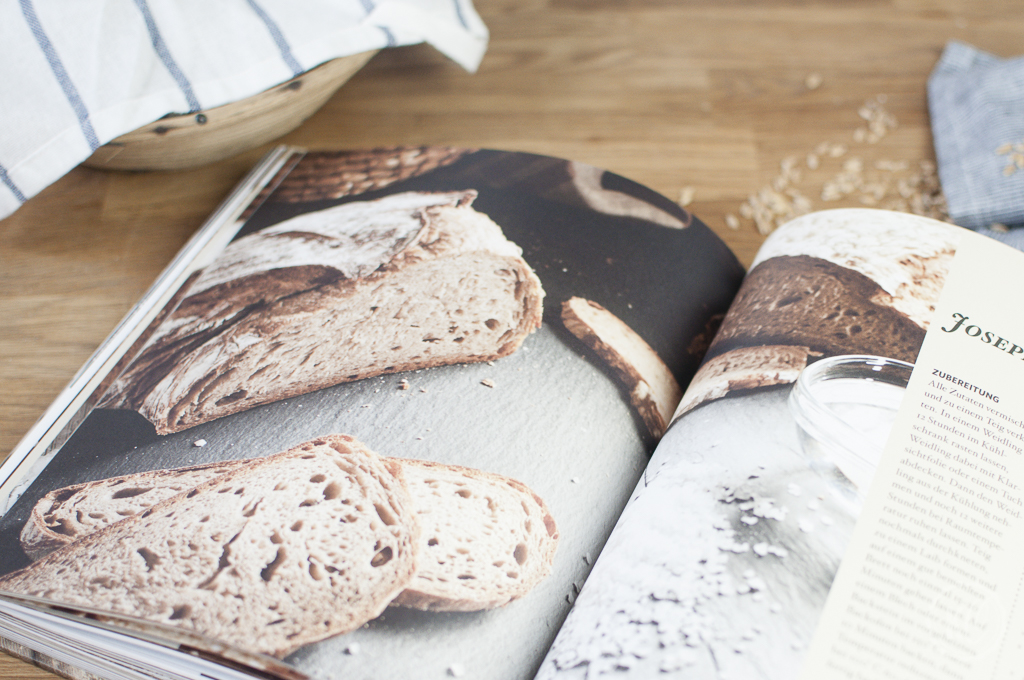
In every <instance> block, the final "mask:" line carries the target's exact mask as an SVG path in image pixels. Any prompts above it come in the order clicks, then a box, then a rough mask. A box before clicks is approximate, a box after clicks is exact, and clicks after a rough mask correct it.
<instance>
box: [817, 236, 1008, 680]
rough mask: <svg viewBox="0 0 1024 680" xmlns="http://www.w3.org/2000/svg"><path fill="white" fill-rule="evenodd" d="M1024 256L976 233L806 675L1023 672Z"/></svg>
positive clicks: (961, 255)
mask: <svg viewBox="0 0 1024 680" xmlns="http://www.w3.org/2000/svg"><path fill="white" fill-rule="evenodd" d="M1022 263H1024V257H1022V256H1021V254H1020V253H1019V252H1017V251H1015V250H1012V249H1010V248H1008V247H1006V246H1003V245H1001V244H999V243H996V242H994V241H992V240H990V239H986V238H984V237H982V236H978V235H976V234H965V235H964V237H963V240H962V241H961V243H960V246H959V248H958V249H957V254H956V258H955V259H954V261H953V266H952V268H951V270H950V273H949V276H948V277H947V279H946V284H945V287H944V288H943V291H942V295H941V297H940V299H939V302H938V305H937V308H936V312H935V317H934V320H933V323H932V327H931V329H930V330H929V332H928V335H927V336H926V337H925V341H924V345H923V346H922V348H921V352H920V354H919V356H918V358H917V363H916V366H915V369H914V372H913V376H912V377H911V379H910V382H909V384H908V386H907V392H906V396H905V398H904V400H903V404H902V406H901V408H900V409H899V414H898V416H897V417H896V420H895V423H894V425H893V429H892V434H891V436H890V437H889V440H888V443H887V444H886V447H885V456H884V457H883V458H882V460H881V462H880V464H879V466H878V470H877V473H876V475H875V478H874V481H873V483H872V485H871V489H870V492H869V493H868V494H867V497H866V499H865V502H864V509H863V511H862V513H861V516H860V519H859V520H858V523H857V526H856V529H855V531H854V532H853V536H852V538H851V540H850V546H849V548H848V549H847V551H846V554H845V556H844V558H843V563H842V566H841V567H840V569H839V572H838V574H837V576H836V580H835V582H834V584H833V586H832V589H831V592H830V594H829V597H828V601H827V603H826V605H825V609H824V611H823V613H822V616H821V624H820V625H819V627H818V630H817V632H816V634H815V637H814V640H813V643H812V645H811V647H810V650H809V653H808V658H807V662H806V665H805V666H804V669H803V673H802V675H801V677H802V678H806V679H807V680H810V679H811V678H813V679H815V680H819V679H821V680H825V679H832V678H835V679H843V680H847V679H852V678H879V677H884V678H892V679H894V680H896V679H900V678H908V679H909V678H915V679H929V680H956V679H959V678H982V677H984V678H1017V677H1020V668H1021V663H1022V661H1024V658H1022V652H1024V637H1022V635H1024V602H1021V600H1020V594H1021V587H1022V585H1024V563H1022V561H1021V548H1020V546H1021V545H1024V521H1022V509H1024V500H1022V498H1024V390H1022V386H1024V316H1021V314H1020V303H1019V301H1018V300H1017V299H1016V296H1015V295H1014V291H1018V290H1021V289H1022V287H1024V266H1022Z"/></svg>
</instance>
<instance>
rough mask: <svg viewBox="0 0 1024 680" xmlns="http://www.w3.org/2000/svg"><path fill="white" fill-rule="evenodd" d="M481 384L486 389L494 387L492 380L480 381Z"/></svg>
mask: <svg viewBox="0 0 1024 680" xmlns="http://www.w3.org/2000/svg"><path fill="white" fill-rule="evenodd" d="M480 384H481V385H483V386H484V387H494V381H493V380H491V379H490V378H484V379H483V380H481V381H480Z"/></svg>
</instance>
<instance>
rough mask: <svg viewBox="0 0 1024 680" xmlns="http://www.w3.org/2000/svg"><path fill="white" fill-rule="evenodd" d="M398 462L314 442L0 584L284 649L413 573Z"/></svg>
mask: <svg viewBox="0 0 1024 680" xmlns="http://www.w3.org/2000/svg"><path fill="white" fill-rule="evenodd" d="M417 541H418V529H417V524H416V521H415V515H414V513H413V511H412V509H411V500H410V498H409V494H408V491H407V490H406V488H405V485H404V483H403V482H402V479H401V468H400V466H398V465H393V464H388V463H387V462H386V461H384V460H383V459H381V458H379V457H378V456H377V455H376V454H374V453H373V452H371V451H370V450H369V449H367V448H366V447H365V446H363V445H362V444H360V443H359V442H357V441H356V440H355V439H353V438H352V437H349V436H345V435H335V436H328V437H321V438H318V439H315V440H313V441H311V442H307V443H305V444H302V445H300V446H298V447H296V448H293V449H290V450H288V451H285V452H282V453H279V454H276V455H273V456H269V457H267V458H263V459H259V460H256V461H253V462H251V463H250V464H248V465H245V466H241V467H239V468H237V469H235V470H233V471H231V472H228V473H226V474H223V475H220V476H218V477H215V478H214V479H211V480H209V481H207V482H204V483H202V484H200V485H199V486H197V487H195V488H194V489H192V490H191V491H189V492H187V493H184V494H179V495H177V496H174V497H172V498H169V499H167V500H165V501H163V502H161V503H157V504H156V505H153V506H152V507H150V508H149V509H148V510H146V511H144V512H142V513H141V514H138V515H135V516H133V517H128V518H126V519H124V520H122V521H120V522H116V523H114V524H112V525H110V526H109V527H107V528H105V529H101V530H99V531H97V532H95V533H93V534H91V535H89V536H86V537H84V538H81V539H79V540H78V541H75V542H74V543H71V544H69V545H68V546H66V547H65V548H63V549H61V550H58V551H56V552H54V553H51V554H50V555H48V556H47V557H44V558H43V559H41V560H39V561H38V562H35V563H34V564H32V565H30V566H29V567H26V568H25V569H22V570H21V571H18V572H14V573H13V574H10V575H8V576H6V577H4V578H3V579H0V590H4V591H8V592H13V593H18V594H24V595H31V596H35V597H40V598H45V599H48V600H52V601H55V602H60V603H65V604H70V605H82V606H88V607H93V608H99V609H104V610H109V611H112V612H116V613H120V614H126V615H129V616H135V617H139V618H142V619H147V620H151V621H156V622H159V623H164V624H169V625H174V626H180V627H182V628H187V629H189V630H192V631H195V632H197V633H199V634H202V635H204V636H209V637H213V638H216V639H219V640H221V641H224V642H228V643H230V644H234V645H236V646H239V647H241V648H243V649H248V650H252V651H257V652H264V653H267V654H271V655H274V656H278V657H283V656H286V655H287V654H289V653H291V652H292V651H294V650H295V649H297V648H298V647H300V646H302V645H305V644H309V643H311V642H315V641H317V640H321V639H323V638H326V637H329V636H332V635H337V634H340V633H345V632H348V631H351V630H354V629H355V628H358V627H359V626H361V625H362V624H363V623H364V622H366V621H368V620H369V619H371V618H374V617H375V616H377V615H378V614H380V612H381V611H382V610H383V609H384V608H385V607H386V606H387V604H388V603H389V602H390V601H391V600H392V599H393V598H394V596H395V595H397V594H398V593H399V592H400V591H401V590H402V589H403V588H404V587H405V586H406V585H407V584H408V582H409V581H410V580H411V579H412V577H413V574H414V573H415V570H416V559H415V557H416V545H417Z"/></svg>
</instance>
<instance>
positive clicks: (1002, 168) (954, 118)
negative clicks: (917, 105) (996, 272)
mask: <svg viewBox="0 0 1024 680" xmlns="http://www.w3.org/2000/svg"><path fill="white" fill-rule="evenodd" d="M928 106H929V112H930V116H931V122H932V137H933V140H934V144H935V155H936V159H937V161H938V171H939V180H940V181H941V183H942V191H943V193H944V194H945V195H946V202H947V204H948V206H949V214H950V217H951V218H952V219H953V221H955V222H956V223H957V224H959V225H961V226H964V227H969V228H971V229H978V230H982V231H983V233H988V234H989V235H991V236H995V237H997V238H999V239H1000V240H1002V241H1005V242H1008V243H1010V244H1011V245H1015V246H1016V247H1018V248H1019V247H1022V246H1024V231H1022V230H1019V229H1012V230H1010V232H1009V233H1002V234H1001V233H999V232H994V233H993V232H990V231H988V230H986V229H985V228H986V227H989V226H990V225H992V224H993V223H1000V224H1003V225H1022V224H1024V57H1016V58H1012V59H1001V58H999V57H996V56H994V55H992V54H988V53H986V52H982V51H981V50H978V49H976V48H974V47H972V46H970V45H967V44H964V43H961V42H955V41H953V42H950V43H948V44H947V45H946V48H945V50H944V51H943V53H942V57H941V58H940V59H939V62H938V64H936V66H935V68H934V70H933V71H932V74H931V76H930V77H929V79H928ZM1018 154H1020V155H1019V156H1018Z"/></svg>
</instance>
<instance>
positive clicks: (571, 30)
mask: <svg viewBox="0 0 1024 680" xmlns="http://www.w3.org/2000/svg"><path fill="white" fill-rule="evenodd" d="M475 1H476V7H477V10H478V11H479V13H480V15H481V16H482V18H483V19H484V21H485V23H486V24H487V25H488V27H489V28H490V31H491V42H490V47H489V49H488V52H487V55H486V56H485V58H484V60H483V63H482V65H481V67H480V69H479V71H478V72H477V73H475V74H469V73H466V72H464V71H462V70H461V69H460V68H459V67H457V66H455V65H454V64H452V63H451V62H449V61H447V60H446V59H445V58H444V57H442V56H440V55H439V54H438V53H437V52H435V51H434V50H432V49H431V48H429V47H425V46H413V47H405V48H398V49H393V50H388V51H384V52H382V53H380V54H379V55H377V56H376V57H375V58H374V59H373V60H372V61H371V62H370V63H369V64H368V65H367V66H366V67H365V68H364V69H363V70H362V71H360V72H359V73H358V74H357V75H356V76H355V77H354V78H353V79H352V80H351V81H349V82H348V83H347V84H346V85H345V86H344V87H343V88H342V89H341V90H340V91H339V92H338V93H337V94H336V95H335V96H334V97H333V98H332V99H331V100H330V101H329V102H328V103H327V104H326V105H325V106H324V107H323V108H322V109H321V110H320V111H319V112H318V113H316V114H315V115H314V116H313V117H312V118H310V119H309V120H308V121H307V122H306V123H305V124H303V125H302V126H301V127H300V128H299V129H298V130H296V131H295V132H292V133H291V134H289V135H287V136H286V137H284V138H283V139H282V140H280V141H283V142H286V143H291V144H299V145H303V146H306V147H308V148H313V149H324V148H365V147H373V146H389V145H395V144H410V145H421V144H445V145H463V146H472V147H490V148H501V149H509V150H522V151H530V152H536V153H542V154H548V155H554V156H560V157H565V158H572V159H575V160H579V161H584V162H588V163H591V164H594V165H597V166H600V167H604V168H607V169H609V170H612V171H614V172H617V173H619V174H621V175H625V176H626V177H629V178H631V179H634V180H636V181H638V182H641V183H643V184H646V185H648V186H650V187H652V188H653V189H655V190H657V191H660V192H661V193H663V194H665V195H666V196H668V197H670V198H672V199H674V200H677V199H679V198H680V195H681V192H683V191H684V189H685V188H687V187H689V188H690V191H692V195H693V199H692V202H691V203H690V205H689V208H690V209H691V210H692V211H693V212H694V213H695V214H696V215H698V216H699V217H700V218H701V219H703V220H704V221H705V222H706V223H707V224H708V225H710V226H711V227H712V228H713V229H714V230H715V231H716V232H717V233H718V234H720V235H721V236H722V238H723V239H725V240H726V241H727V242H728V243H729V244H730V245H731V246H732V247H733V248H734V250H735V252H736V253H737V255H738V256H739V257H740V259H741V260H742V261H743V262H744V264H748V263H749V262H750V261H751V259H752V257H753V255H754V252H755V250H756V248H757V247H758V245H759V244H760V242H761V241H762V240H763V236H762V235H761V234H760V233H759V232H758V230H757V229H756V228H755V226H754V224H753V222H752V221H751V220H749V219H746V218H744V217H742V213H741V204H742V203H743V202H744V201H745V200H746V199H747V197H748V196H749V195H751V194H755V193H757V192H758V191H760V190H761V189H762V188H763V187H766V186H770V185H771V184H772V183H773V182H779V181H780V179H779V178H780V176H784V183H785V186H782V185H777V186H776V187H775V188H776V189H783V191H782V195H786V194H785V191H784V189H786V188H788V189H790V190H793V189H796V190H797V192H799V195H800V196H804V197H806V198H807V199H809V202H810V205H811V207H813V208H816V209H818V208H827V207H838V206H840V205H862V204H863V201H869V202H870V201H871V200H872V198H871V196H870V194H871V193H872V192H873V191H875V190H878V187H877V186H874V187H873V186H872V185H865V186H866V188H862V189H861V190H859V191H855V192H853V193H852V194H851V195H849V196H847V197H846V198H845V199H843V200H840V201H825V200H822V191H823V189H826V187H827V186H829V183H830V181H831V180H833V179H834V178H835V177H836V175H837V173H841V172H843V171H844V167H845V170H846V172H847V173H849V172H851V171H855V170H856V166H855V165H853V166H851V165H845V166H844V164H846V163H848V162H849V161H850V160H851V159H862V162H863V168H864V169H863V171H862V173H861V176H862V177H864V178H867V180H871V179H872V177H869V175H870V174H871V173H872V172H874V173H876V175H877V174H879V173H882V174H885V173H889V174H890V175H898V174H900V173H902V174H903V175H904V179H906V180H907V182H905V183H904V187H906V186H908V185H909V184H908V183H909V182H911V181H912V180H913V178H914V176H915V175H917V174H919V170H918V169H919V163H920V162H921V161H927V160H929V159H932V158H933V151H932V145H931V136H930V129H929V121H928V110H927V100H926V81H927V78H928V74H929V73H930V71H931V69H932V68H933V66H934V65H935V63H936V60H937V59H938V58H939V55H940V53H941V51H942V49H943V46H944V45H945V44H946V43H947V41H949V40H961V41H964V42H968V43H970V44H973V45H975V46H977V47H979V48H981V49H984V50H987V51H990V52H993V53H995V54H997V55H999V56H1004V57H1006V56H1014V55H1017V54H1021V53H1024V1H1020V0H1018V1H1016V2H1014V1H1010V0H1002V1H998V2H996V1H987V0H971V1H970V2H968V0H833V1H828V0H786V1H777V2H772V1H764V0H720V1H706V2H705V1H699V0H475ZM866 103H868V104H869V106H868V107H867V109H865V104H866ZM859 112H860V113H863V114H864V116H861V115H860V114H859ZM886 114H888V115H891V116H892V117H893V119H894V120H890V119H888V118H886V117H885V116H886ZM871 120H874V121H876V127H875V130H876V131H879V132H884V133H885V134H884V136H882V137H881V138H880V139H878V140H877V141H874V142H873V143H872V142H871V141H870V140H867V139H864V136H865V132H861V133H857V132H855V131H856V130H857V129H858V128H865V127H866V125H867V124H868V123H869V122H870V121H871ZM878 121H881V123H879V122H878ZM892 123H894V124H892ZM879 125H881V127H878V126H879ZM840 145H842V146H840ZM843 147H845V153H843V154H842V155H838V154H839V152H840V151H843ZM267 148H268V147H262V148H260V149H258V150H255V151H252V152H250V153H246V154H243V155H242V156H239V157H236V158H232V159H230V160H226V161H222V162H220V163H217V164H215V165H210V166H207V167H201V168H197V169H194V170H188V171H179V172H165V173H127V172H110V171H99V170H92V169H88V168H84V167H80V168H76V169H75V170H72V171H71V172H70V173H69V174H68V175H66V176H65V177H64V178H62V179H61V180H59V181H58V182H56V183H55V184H54V185H52V186H51V187H49V188H48V189H46V190H45V191H43V192H42V193H41V194H40V195H38V196H36V197H35V198H33V199H31V200H30V201H29V202H28V203H26V204H25V205H23V206H22V207H21V208H20V209H19V210H18V211H17V212H16V213H14V214H13V215H12V216H10V217H8V218H6V219H5V220H2V221H0V318H3V319H4V320H5V321H4V322H3V324H2V325H0V357H2V359H0V456H4V455H6V454H7V453H8V452H9V451H10V450H11V449H12V448H13V447H14V446H15V445H16V444H17V442H18V441H19V440H20V438H21V437H22V436H23V435H24V434H25V432H26V431H27V430H28V428H29V427H30V426H31V425H32V423H33V422H34V421H35V420H36V418H38V417H39V416H40V415H41V414H42V412H43V411H44V409H45V408H46V406H47V405H48V404H49V403H50V401H51V400H52V399H53V398H54V397H55V396H56V394H57V393H58V391H59V390H60V389H61V388H62V387H63V386H64V385H65V384H66V383H67V382H68V381H69V380H70V379H71V377H72V375H73V374H74V372H75V371H76V370H77V369H78V368H79V366H80V365H81V364H82V363H83V362H84V361H85V360H86V359H87V358H88V356H89V355H90V353H91V352H92V351H93V350H94V349H95V348H96V346H97V345H98V344H99V343H100V342H101V341H102V340H103V339H104V338H105V337H106V335H107V334H108V333H109V332H110V331H111V330H112V329H113V327H114V326H115V324H116V323H117V322H118V320H119V319H120V318H121V317H122V316H123V315H124V314H125V313H126V312H127V311H128V309H129V307H130V306H131V305H132V303H133V302H134V301H135V300H136V299H137V298H138V297H140V296H141V295H142V293H143V292H144V291H145V290H146V288H147V287H148V286H149V285H150V283H151V282H152V281H153V279H154V278H155V277H156V275H157V274H158V272H159V271H160V270H161V269H162V268H163V267H164V266H165V265H166V264H167V263H168V262H169V261H170V259H171V257H172V256H173V255H174V253H175V252H176V251H177V249H178V248H179V247H181V246H182V244H184V243H185V241H186V240H187V239H188V238H189V236H190V235H191V234H192V233H193V232H194V231H195V230H196V229H197V228H198V227H199V226H200V225H201V224H202V222H203V221H204V219H205V218H206V216H207V215H208V214H209V213H210V212H211V211H212V210H213V209H214V208H215V207H216V206H217V204H218V203H219V202H220V201H221V200H222V199H223V198H224V197H225V196H226V195H227V193H228V192H229V191H230V189H231V188H232V186H233V185H234V184H235V183H236V182H237V181H238V180H239V179H240V178H241V177H242V176H243V175H244V174H245V172H246V171H247V170H248V169H249V168H250V166H251V165H252V164H253V163H254V162H255V161H256V160H257V159H258V158H259V157H260V156H261V155H262V153H263V152H264V151H266V149H267ZM832 150H835V154H836V156H835V157H833V156H832V155H830V152H831V151H832ZM816 151H817V152H818V154H817V158H818V160H819V163H818V167H817V168H815V169H812V168H809V167H808V166H807V162H808V161H807V155H808V154H809V153H815V152H816ZM787 158H792V159H794V161H795V164H793V163H794V161H786V162H787V163H791V164H793V165H792V167H793V168H794V169H793V170H790V171H788V173H782V172H781V170H780V164H782V163H783V162H784V161H785V159H787ZM811 163H812V165H813V164H814V163H813V159H812V161H811ZM879 163H880V165H879ZM901 163H906V164H907V165H906V167H903V166H902V165H900V164H901ZM794 171H796V172H799V177H797V175H796V174H794ZM887 176H888V175H887ZM908 178H909V179H908ZM874 179H877V177H874ZM874 184H877V182H875V183H874ZM891 185H892V187H896V186H897V184H896V183H895V182H891ZM879 191H880V190H879ZM893 191H896V190H895V189H891V190H890V192H889V195H892V192H893ZM795 195H796V194H795V193H791V194H789V196H790V198H792V197H793V196H795ZM889 195H887V196H886V197H885V198H886V200H888V197H889ZM876 198H877V196H876ZM730 215H731V216H732V217H729V216H730ZM729 222H733V225H734V226H735V228H733V227H730V225H729V224H728V223H729ZM737 223H738V224H737ZM43 677H51V676H50V674H49V673H46V672H44V671H42V670H39V669H36V668H35V667H33V666H30V665H28V664H26V663H24V662H21V661H18V660H15V659H14V658H12V657H7V656H5V655H2V654H0V680H3V679H5V678H43Z"/></svg>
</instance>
